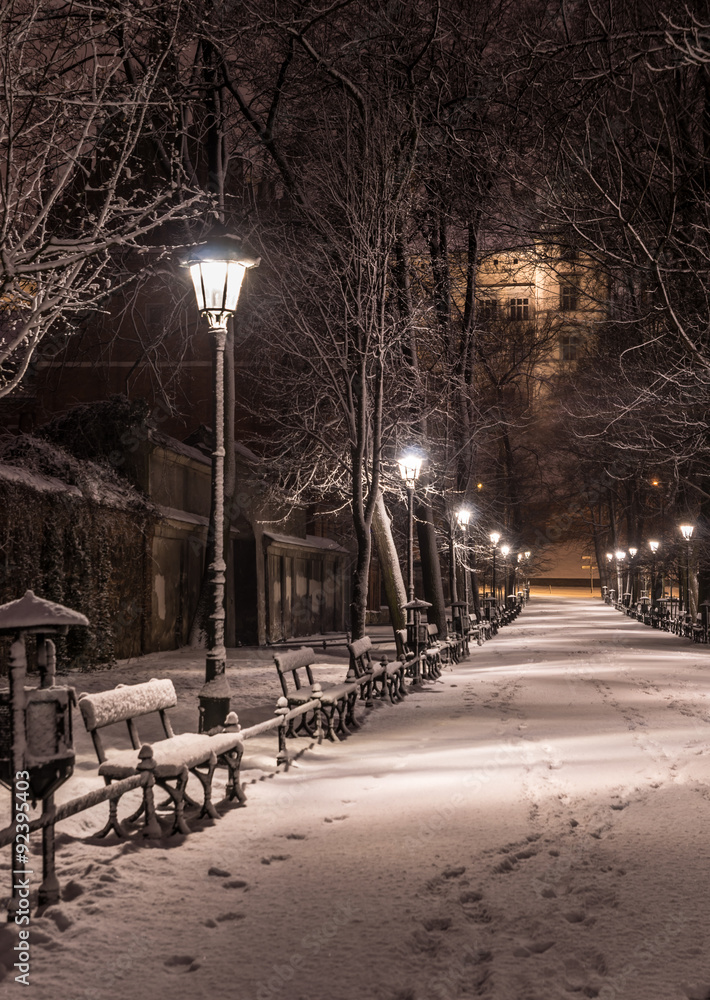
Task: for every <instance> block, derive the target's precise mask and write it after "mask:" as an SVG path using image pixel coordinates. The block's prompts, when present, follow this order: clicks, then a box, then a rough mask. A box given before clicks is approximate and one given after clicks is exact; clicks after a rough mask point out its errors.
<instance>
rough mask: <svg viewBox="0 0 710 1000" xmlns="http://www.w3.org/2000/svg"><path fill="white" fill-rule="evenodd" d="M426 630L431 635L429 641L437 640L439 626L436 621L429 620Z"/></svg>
mask: <svg viewBox="0 0 710 1000" xmlns="http://www.w3.org/2000/svg"><path fill="white" fill-rule="evenodd" d="M426 630H427V633H428V635H429V642H436V638H437V636H438V635H439V626H438V625H437V624H436V623H435V622H427V627H426Z"/></svg>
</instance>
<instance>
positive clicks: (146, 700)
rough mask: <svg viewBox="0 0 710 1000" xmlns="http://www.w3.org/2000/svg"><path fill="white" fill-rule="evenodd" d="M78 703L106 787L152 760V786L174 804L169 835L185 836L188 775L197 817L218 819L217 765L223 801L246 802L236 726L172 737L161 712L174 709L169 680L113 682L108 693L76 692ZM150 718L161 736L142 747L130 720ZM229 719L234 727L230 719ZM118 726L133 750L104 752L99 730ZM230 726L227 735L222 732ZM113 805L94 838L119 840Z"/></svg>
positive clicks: (120, 827) (120, 826) (121, 829)
mask: <svg viewBox="0 0 710 1000" xmlns="http://www.w3.org/2000/svg"><path fill="white" fill-rule="evenodd" d="M78 704H79V709H80V711H81V714H82V717H83V719H84V725H85V726H86V729H87V731H88V732H89V733H90V734H91V738H92V740H93V742H94V749H95V750H96V756H97V757H98V759H99V774H100V775H101V777H102V778H103V779H104V781H105V783H106V784H107V785H110V784H111V782H112V781H119V780H120V779H121V778H127V777H129V776H130V775H133V774H137V773H138V772H139V770H141V768H142V767H144V766H145V765H141V759H142V760H146V759H148V760H150V759H152V761H153V762H154V765H155V766H154V768H152V769H153V775H154V777H155V782H156V784H158V785H159V786H160V787H161V788H163V789H165V791H166V792H167V793H168V795H169V796H170V799H171V800H172V803H173V806H174V822H173V828H172V831H171V832H173V833H175V832H177V831H179V832H180V833H189V832H190V831H189V827H188V826H187V824H186V822H185V819H184V816H183V810H184V805H185V803H188V804H191V805H196V804H197V803H193V802H192V800H191V799H190V798H189V797H188V796H187V793H186V788H187V780H188V775H189V774H190V773H191V774H194V775H195V776H196V777H197V778H198V779H199V781H200V782H201V784H202V788H203V802H202V808H201V812H200V817H202V816H205V815H207V816H211V817H213V818H214V819H216V818H218V816H219V813H218V812H217V810H216V809H215V807H214V805H213V804H212V777H213V775H214V771H215V767H216V766H217V763H218V762H219V763H220V764H222V765H224V766H225V767H226V768H227V769H228V772H229V777H228V781H227V798H228V799H237V800H238V801H239V802H244V801H245V800H246V796H245V795H244V792H243V790H242V787H241V784H240V781H239V767H240V764H241V759H242V751H243V743H242V737H241V735H240V733H239V727H238V725H236V724H235V725H234V726H232V727H230V726H227V727H226V730H225V731H224V732H222V733H219V734H217V735H215V736H208V735H207V734H206V733H182V734H180V735H178V736H176V735H175V733H174V732H173V728H172V725H171V724H170V719H169V718H168V715H167V709H169V708H174V707H175V706H176V705H177V697H176V695H175V688H174V686H173V682H172V681H171V680H169V679H163V680H158V679H156V678H152V679H151V680H149V681H145V682H144V683H142V684H131V685H124V684H119V685H118V686H117V687H115V688H114V689H113V690H111V691H102V692H100V693H98V694H81V695H79V703H78ZM155 714H157V715H158V716H159V717H160V721H161V724H162V728H163V732H164V733H165V737H166V738H165V739H163V740H159V741H157V742H155V743H151V744H149V745H147V746H143V747H142V746H141V740H140V737H139V735H138V729H137V726H136V719H138V718H141V717H144V716H150V715H155ZM233 718H234V720H235V723H236V716H235V717H233ZM120 722H125V723H126V725H127V727H128V735H129V736H130V740H131V744H132V747H133V749H132V750H109V751H108V753H107V751H106V750H105V748H104V744H103V740H102V738H101V732H100V730H102V729H104V728H105V727H106V726H111V725H114V724H116V723H120ZM228 722H229V719H228ZM230 728H231V730H232V731H228V730H229V729H230ZM139 751H140V755H141V756H140V759H139ZM148 751H150V753H149V752H148ZM117 806H118V801H117V800H116V801H114V800H113V799H111V800H110V801H109V819H108V823H107V824H106V826H105V827H104V829H103V830H102V831H101V832H100V833H99V834H98V836H99V837H103V836H105V835H106V834H107V833H109V832H110V831H111V830H114V831H115V832H116V833H117V834H118V835H119V836H126V835H127V831H126V829H125V827H124V826H123V824H122V823H121V822H120V821H119V819H118V813H117ZM145 811H146V800H145V799H144V804H143V806H141V808H140V809H139V810H138V812H136V813H134V815H133V816H131V817H130V820H131V821H135V820H136V819H137V818H138V816H140V814H141V813H142V812H145ZM150 819H151V818H150V817H149V816H148V815H146V823H149V822H150Z"/></svg>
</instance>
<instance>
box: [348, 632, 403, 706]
mask: <svg viewBox="0 0 710 1000" xmlns="http://www.w3.org/2000/svg"><path fill="white" fill-rule="evenodd" d="M348 652H349V653H350V673H349V675H348V676H350V677H353V676H354V677H355V678H356V679H357V681H358V682H359V683H360V688H361V697H364V698H365V699H366V701H365V704H366V705H367V706H371V705H372V703H373V702H372V696H373V693H377V694H379V696H380V697H382V698H384V696H385V694H387V695H388V696H389V699H390V701H391V702H392V703H393V704H394V703H395V702H398V701H401V700H402V698H404V696H405V695H406V694H407V693H408V692H407V689H406V688H405V685H404V667H405V664H404V662H402V661H400V660H395V661H394V662H393V663H389V662H388V661H387V657H384V658H383V659H382V661H381V662H379V663H377V662H376V661H375V660H373V659H372V640H371V639H370V637H369V635H365V636H363V637H362V639H355V640H354V642H349V643H348Z"/></svg>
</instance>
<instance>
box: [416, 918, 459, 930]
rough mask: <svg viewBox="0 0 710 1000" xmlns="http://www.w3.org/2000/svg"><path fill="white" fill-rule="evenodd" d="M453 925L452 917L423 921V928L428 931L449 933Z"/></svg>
mask: <svg viewBox="0 0 710 1000" xmlns="http://www.w3.org/2000/svg"><path fill="white" fill-rule="evenodd" d="M451 924H452V920H451V917H427V918H426V919H424V920H422V926H423V927H424V930H426V931H448V930H449V928H450V927H451Z"/></svg>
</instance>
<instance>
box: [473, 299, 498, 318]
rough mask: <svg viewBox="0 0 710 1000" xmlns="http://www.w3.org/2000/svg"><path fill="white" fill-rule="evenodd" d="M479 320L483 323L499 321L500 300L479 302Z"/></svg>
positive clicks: (480, 300)
mask: <svg viewBox="0 0 710 1000" xmlns="http://www.w3.org/2000/svg"><path fill="white" fill-rule="evenodd" d="M478 318H479V319H480V320H481V322H482V323H491V322H493V321H494V320H496V319H498V300H497V299H493V298H488V299H479V300H478Z"/></svg>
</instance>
